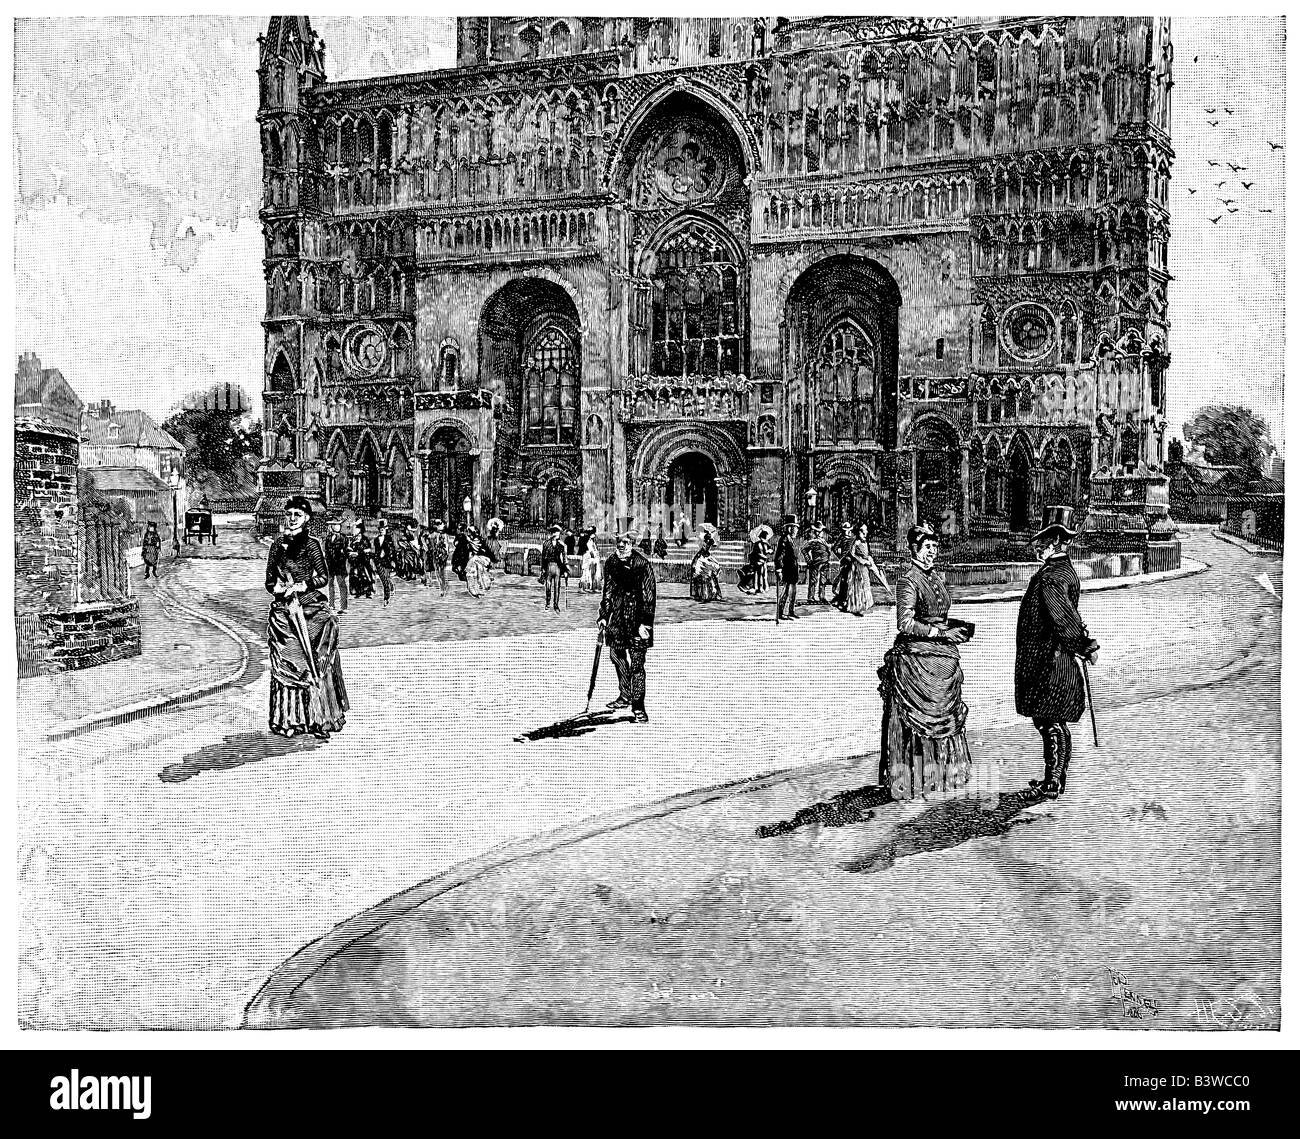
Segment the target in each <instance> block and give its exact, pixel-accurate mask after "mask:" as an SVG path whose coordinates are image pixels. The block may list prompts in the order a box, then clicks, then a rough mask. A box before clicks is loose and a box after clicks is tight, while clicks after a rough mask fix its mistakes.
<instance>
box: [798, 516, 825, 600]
mask: <svg viewBox="0 0 1300 1139" xmlns="http://www.w3.org/2000/svg"><path fill="white" fill-rule="evenodd" d="M803 558H804V561H805V562H806V563H807V565H808V604H809V605H829V604H830V602H829V601H827V600H826V575H827V571H828V570H829V569H830V566H831V547H830V543H828V542H827V541H826V527H825V525H824V524H823V523H821V522H814V523H813V527H812V530H811V531H810V532H809V534H808V539H807V541H805V542H804V544H803Z"/></svg>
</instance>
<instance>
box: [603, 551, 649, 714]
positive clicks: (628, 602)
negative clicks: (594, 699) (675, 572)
mask: <svg viewBox="0 0 1300 1139" xmlns="http://www.w3.org/2000/svg"><path fill="white" fill-rule="evenodd" d="M656 593H657V589H656V585H655V573H654V570H653V569H652V568H651V565H650V559H649V558H647V557H646V556H645V555H644V554H643V553H641V551H640V550H637V549H634V548H633V540H632V535H631V534H630V533H623V534H620V535H619V536H618V537H617V538H615V539H614V552H613V553H612V554H611V555H610V556H609V558H608V560H607V561H606V562H605V589H604V592H603V593H602V594H601V596H600V622H599V625H598V628H599V630H600V634H601V636H602V637H603V638H604V641H605V643H606V644H607V645H609V659H610V660H612V661H613V662H614V670H615V671H616V672H617V673H618V699H617V700H612V701H610V703H609V705H608V706H609V707H610V708H612V709H614V710H616V711H617V710H618V709H621V708H631V709H632V719H633V720H635V721H636V722H637V723H638V724H645V723H648V722H649V720H650V717H649V716H647V715H646V711H645V654H646V651H647V650H648V649H650V647H651V646H652V645H653V644H654V636H655V598H656Z"/></svg>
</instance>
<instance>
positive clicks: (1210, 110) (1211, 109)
mask: <svg viewBox="0 0 1300 1139" xmlns="http://www.w3.org/2000/svg"><path fill="white" fill-rule="evenodd" d="M1205 113H1206V114H1207V115H1217V114H1218V113H1219V108H1218V107H1206V108H1205Z"/></svg>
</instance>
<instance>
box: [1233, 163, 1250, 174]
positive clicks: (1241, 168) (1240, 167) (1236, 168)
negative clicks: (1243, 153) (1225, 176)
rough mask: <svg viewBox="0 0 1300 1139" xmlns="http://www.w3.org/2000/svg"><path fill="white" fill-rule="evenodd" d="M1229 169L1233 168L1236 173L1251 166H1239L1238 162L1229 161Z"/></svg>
mask: <svg viewBox="0 0 1300 1139" xmlns="http://www.w3.org/2000/svg"><path fill="white" fill-rule="evenodd" d="M1228 169H1229V170H1231V171H1232V172H1233V173H1234V174H1240V173H1241V172H1242V171H1243V170H1247V169H1249V167H1246V166H1238V165H1237V164H1236V163H1233V162H1229V163H1228Z"/></svg>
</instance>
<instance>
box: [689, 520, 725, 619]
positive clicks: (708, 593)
mask: <svg viewBox="0 0 1300 1139" xmlns="http://www.w3.org/2000/svg"><path fill="white" fill-rule="evenodd" d="M697 542H698V549H696V551H695V556H694V557H693V558H691V600H692V601H721V600H722V564H721V563H720V562H719V561H718V559H717V558H716V557H714V556H713V552H714V550H715V549H717V542H716V540H715V539H714V537H713V531H712V530H709V529H707V528H705V529H702V530H701V531H700V536H699V538H698V539H697Z"/></svg>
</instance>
